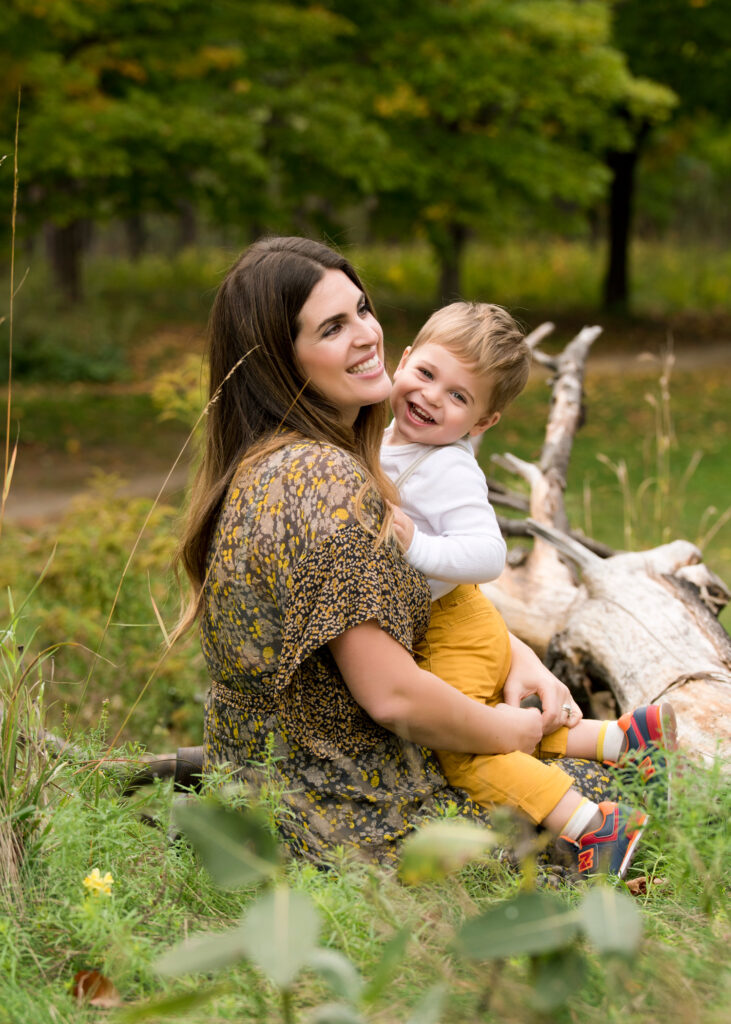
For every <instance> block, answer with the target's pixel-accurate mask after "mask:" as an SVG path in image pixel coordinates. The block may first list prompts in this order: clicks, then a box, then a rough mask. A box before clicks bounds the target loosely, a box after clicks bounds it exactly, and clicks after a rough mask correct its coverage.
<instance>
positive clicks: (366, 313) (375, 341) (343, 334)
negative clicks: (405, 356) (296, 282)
mask: <svg viewBox="0 0 731 1024" xmlns="http://www.w3.org/2000/svg"><path fill="white" fill-rule="evenodd" d="M294 350H295V354H296V356H297V359H298V360H299V363H300V367H301V369H302V372H303V373H304V375H305V376H306V377H308V378H309V380H310V383H311V384H312V385H314V387H316V388H317V390H318V391H320V392H321V393H322V394H323V395H324V396H325V398H327V399H328V401H330V402H331V403H332V404H333V405H334V406H336V407H337V408H338V410H339V411H340V414H341V416H342V419H343V422H345V423H348V424H350V425H352V424H353V423H355V420H356V417H357V416H358V413H359V412H360V410H361V408H362V407H363V406H364V405H374V404H375V403H376V402H383V401H384V400H385V399H386V398H388V396H389V394H390V391H391V381H390V380H389V378H388V376H387V374H386V371H385V368H384V365H383V331H382V330H381V325H380V324H379V323H378V321H377V320H376V318H375V316H374V315H373V311H372V310H371V307H370V303H369V302H368V299H367V297H366V296H365V295H364V294H363V292H362V291H361V290H360V288H359V287H358V286H357V285H356V284H355V283H354V282H353V281H351V280H350V278H349V277H348V276H347V275H346V274H344V273H343V272H342V270H326V271H325V273H324V274H323V275H322V277H321V278H320V280H319V281H318V282H317V284H316V285H315V287H314V288H313V289H312V291H311V292H310V295H309V298H308V299H307V302H305V304H304V305H303V307H302V309H301V311H300V315H299V333H298V334H297V338H296V339H295V343H294Z"/></svg>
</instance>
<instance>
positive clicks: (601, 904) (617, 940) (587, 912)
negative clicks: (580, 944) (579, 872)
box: [578, 885, 642, 955]
mask: <svg viewBox="0 0 731 1024" xmlns="http://www.w3.org/2000/svg"><path fill="white" fill-rule="evenodd" d="M578 913H579V924H580V926H581V928H582V929H583V930H584V932H585V933H586V937H587V938H588V939H589V941H590V942H591V944H592V945H593V946H594V948H595V949H596V950H597V952H599V953H623V954H625V955H628V954H630V953H633V952H634V951H635V950H636V949H637V947H638V946H639V944H640V939H641V937H642V918H641V917H640V912H639V910H638V909H637V907H636V906H635V904H634V901H633V900H632V897H631V896H628V895H627V894H626V893H623V892H619V891H618V890H617V889H610V888H609V886H606V885H597V886H595V887H594V888H593V889H592V890H591V892H589V893H588V894H587V896H586V898H585V899H584V900H583V902H582V904H581V906H580V907H579V910H578Z"/></svg>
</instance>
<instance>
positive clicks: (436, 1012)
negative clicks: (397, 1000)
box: [407, 985, 447, 1024]
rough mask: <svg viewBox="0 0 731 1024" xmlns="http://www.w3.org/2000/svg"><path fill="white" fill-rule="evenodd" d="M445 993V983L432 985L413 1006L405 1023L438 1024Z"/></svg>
mask: <svg viewBox="0 0 731 1024" xmlns="http://www.w3.org/2000/svg"><path fill="white" fill-rule="evenodd" d="M446 995H447V987H446V985H433V986H432V987H431V988H430V989H427V991H426V993H425V994H424V995H423V996H422V997H421V999H420V1000H419V1002H418V1003H417V1004H416V1006H415V1007H414V1009H413V1011H412V1013H411V1016H410V1017H409V1019H408V1021H407V1024H438V1021H439V1018H440V1017H441V1015H442V1008H443V1006H444V999H445V997H446Z"/></svg>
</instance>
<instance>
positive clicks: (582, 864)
mask: <svg viewBox="0 0 731 1024" xmlns="http://www.w3.org/2000/svg"><path fill="white" fill-rule="evenodd" d="M593 867H594V850H593V849H591V850H580V851H579V871H581V872H582V873H583V872H584V871H591V869H592V868H593Z"/></svg>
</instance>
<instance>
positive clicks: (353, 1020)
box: [307, 1003, 364, 1024]
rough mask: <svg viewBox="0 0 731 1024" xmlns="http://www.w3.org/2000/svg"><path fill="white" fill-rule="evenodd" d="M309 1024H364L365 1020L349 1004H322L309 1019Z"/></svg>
mask: <svg viewBox="0 0 731 1024" xmlns="http://www.w3.org/2000/svg"><path fill="white" fill-rule="evenodd" d="M307 1022H308V1024H364V1018H363V1017H362V1016H361V1015H360V1014H359V1013H358V1011H357V1010H354V1009H353V1007H352V1006H349V1005H348V1003H322V1004H321V1005H320V1006H317V1007H316V1008H315V1009H314V1010H313V1011H312V1013H311V1014H310V1015H309V1017H308V1018H307Z"/></svg>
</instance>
